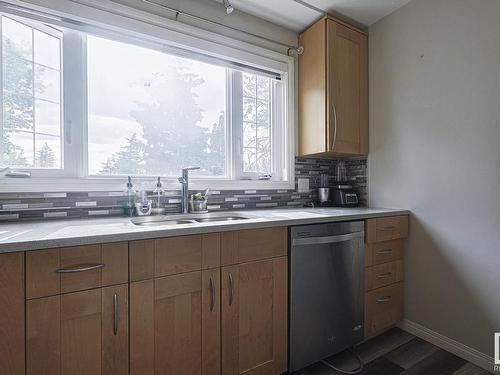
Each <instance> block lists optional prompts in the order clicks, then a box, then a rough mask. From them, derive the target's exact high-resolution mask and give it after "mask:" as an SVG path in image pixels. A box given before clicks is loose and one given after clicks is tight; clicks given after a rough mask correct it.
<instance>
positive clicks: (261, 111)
mask: <svg viewBox="0 0 500 375" xmlns="http://www.w3.org/2000/svg"><path fill="white" fill-rule="evenodd" d="M269 104H270V103H268V102H267V101H262V100H257V123H258V124H259V125H262V126H269Z"/></svg>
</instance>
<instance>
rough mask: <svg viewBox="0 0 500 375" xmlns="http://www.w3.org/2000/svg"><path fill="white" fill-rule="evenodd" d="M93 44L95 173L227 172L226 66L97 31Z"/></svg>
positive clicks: (91, 137)
mask: <svg viewBox="0 0 500 375" xmlns="http://www.w3.org/2000/svg"><path fill="white" fill-rule="evenodd" d="M87 48H88V49H87V56H88V105H89V128H88V134H89V145H88V148H89V173H90V174H137V175H152V176H154V175H163V176H177V175H179V173H180V169H181V168H182V167H185V166H189V165H198V166H201V168H202V169H201V170H200V171H193V174H198V175H205V176H225V175H226V160H225V155H226V144H225V139H226V136H225V134H226V120H225V108H226V70H225V68H222V67H218V66H214V65H210V64H206V63H201V62H197V61H194V60H190V59H186V58H180V57H176V56H172V55H168V54H165V53H161V52H158V51H155V50H152V49H147V48H142V47H137V46H133V45H129V44H124V43H118V42H115V41H110V40H106V39H102V38H97V37H93V36H89V37H88V39H87ZM116 61H120V64H116Z"/></svg>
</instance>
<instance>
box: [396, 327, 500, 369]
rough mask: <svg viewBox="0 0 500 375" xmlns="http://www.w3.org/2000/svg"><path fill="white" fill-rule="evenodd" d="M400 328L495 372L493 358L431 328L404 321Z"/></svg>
mask: <svg viewBox="0 0 500 375" xmlns="http://www.w3.org/2000/svg"><path fill="white" fill-rule="evenodd" d="M398 327H399V328H401V329H402V330H404V331H406V332H409V333H411V334H412V335H415V336H417V337H420V338H421V339H423V340H425V341H428V342H430V343H431V344H434V345H436V346H438V347H440V348H441V349H444V350H446V351H448V352H450V353H453V354H455V355H456V356H458V357H460V358H463V359H465V360H466V361H469V362H471V363H473V364H475V365H476V366H479V367H481V368H483V369H485V370H487V371H490V372H493V357H490V356H488V355H486V354H484V353H481V352H480V351H478V350H476V349H473V348H470V347H468V346H467V345H464V344H462V343H460V342H458V341H455V340H453V339H450V338H449V337H446V336H444V335H442V334H440V333H437V332H434V331H432V330H430V329H429V328H426V327H424V326H422V325H420V324H418V323H415V322H412V321H411V320H407V319H405V320H403V321H402V322H401V323H399V324H398Z"/></svg>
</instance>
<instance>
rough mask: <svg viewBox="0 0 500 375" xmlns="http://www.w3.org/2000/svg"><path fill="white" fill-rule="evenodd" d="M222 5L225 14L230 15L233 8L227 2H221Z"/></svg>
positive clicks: (224, 0)
mask: <svg viewBox="0 0 500 375" xmlns="http://www.w3.org/2000/svg"><path fill="white" fill-rule="evenodd" d="M222 4H223V5H224V8H226V14H231V13H233V10H234V8H233V6H232V5H231V4H230V3H229V0H222Z"/></svg>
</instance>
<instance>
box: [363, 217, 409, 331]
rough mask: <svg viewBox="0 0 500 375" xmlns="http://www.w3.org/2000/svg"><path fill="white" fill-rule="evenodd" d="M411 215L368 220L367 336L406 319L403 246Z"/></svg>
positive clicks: (366, 253)
mask: <svg viewBox="0 0 500 375" xmlns="http://www.w3.org/2000/svg"><path fill="white" fill-rule="evenodd" d="M407 236H408V216H407V215H401V216H392V217H383V218H376V219H368V220H366V239H365V242H366V243H365V267H366V268H365V337H368V336H372V335H374V334H376V333H378V332H380V331H382V330H384V329H387V328H389V327H391V326H393V325H395V324H397V323H398V322H400V321H401V320H402V319H403V311H404V292H403V280H404V269H403V249H404V238H406V237H407Z"/></svg>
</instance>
